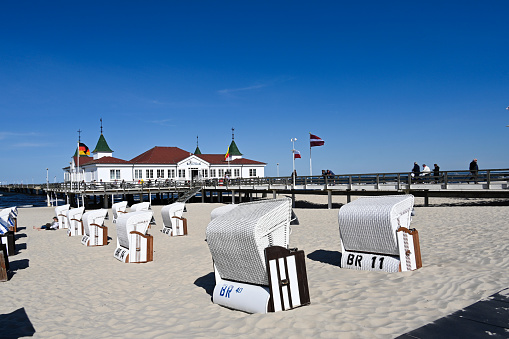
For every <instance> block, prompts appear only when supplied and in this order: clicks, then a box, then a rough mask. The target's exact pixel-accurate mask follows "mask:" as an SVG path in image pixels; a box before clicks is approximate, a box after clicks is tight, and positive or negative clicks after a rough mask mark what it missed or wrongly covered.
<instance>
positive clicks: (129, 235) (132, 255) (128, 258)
mask: <svg viewBox="0 0 509 339" xmlns="http://www.w3.org/2000/svg"><path fill="white" fill-rule="evenodd" d="M152 218H153V213H152V211H138V212H129V213H126V214H121V215H120V216H119V217H118V219H117V222H116V227H117V248H116V249H115V253H114V257H115V258H117V259H118V260H120V261H122V262H125V263H129V262H133V263H143V262H149V261H152V260H153V253H154V246H153V244H154V238H153V237H152V236H151V235H150V234H148V233H147V230H148V225H149V223H150V220H152Z"/></svg>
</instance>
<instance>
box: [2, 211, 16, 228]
mask: <svg viewBox="0 0 509 339" xmlns="http://www.w3.org/2000/svg"><path fill="white" fill-rule="evenodd" d="M0 218H3V219H4V220H5V221H8V223H9V229H10V230H11V231H13V232H17V227H18V207H16V206H14V207H8V208H4V209H2V210H1V211H0Z"/></svg>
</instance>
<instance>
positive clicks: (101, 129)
mask: <svg viewBox="0 0 509 339" xmlns="http://www.w3.org/2000/svg"><path fill="white" fill-rule="evenodd" d="M99 120H100V121H101V134H103V118H101V119H99Z"/></svg>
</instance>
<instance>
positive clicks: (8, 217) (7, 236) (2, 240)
mask: <svg viewBox="0 0 509 339" xmlns="http://www.w3.org/2000/svg"><path fill="white" fill-rule="evenodd" d="M14 227H15V221H14V219H13V217H12V213H11V211H10V209H4V210H2V211H1V213H0V244H4V245H5V246H6V250H7V252H6V254H8V255H14V254H15V249H16V245H15V239H16V237H15V236H14Z"/></svg>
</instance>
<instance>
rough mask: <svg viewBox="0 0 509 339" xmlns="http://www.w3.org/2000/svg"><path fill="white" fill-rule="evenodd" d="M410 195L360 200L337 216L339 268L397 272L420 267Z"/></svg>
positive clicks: (363, 198)
mask: <svg viewBox="0 0 509 339" xmlns="http://www.w3.org/2000/svg"><path fill="white" fill-rule="evenodd" d="M413 205H414V197H413V195H393V196H379V197H362V198H359V199H357V200H355V201H353V202H350V203H348V204H346V205H345V206H343V207H341V209H340V210H339V214H338V221H339V233H340V237H341V245H342V248H343V253H342V256H341V267H343V268H351V269H356V270H370V271H385V272H398V271H410V270H415V269H417V268H420V267H421V266H422V263H421V257H420V247H419V236H418V232H417V231H416V230H415V229H413V230H411V229H410V222H411V220H412V216H411V214H412V210H413Z"/></svg>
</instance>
